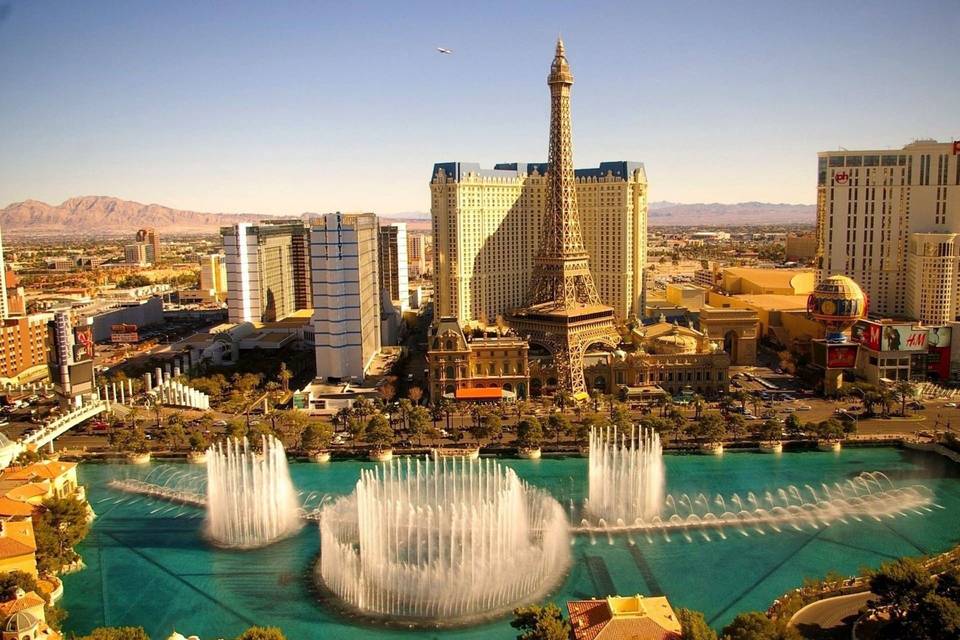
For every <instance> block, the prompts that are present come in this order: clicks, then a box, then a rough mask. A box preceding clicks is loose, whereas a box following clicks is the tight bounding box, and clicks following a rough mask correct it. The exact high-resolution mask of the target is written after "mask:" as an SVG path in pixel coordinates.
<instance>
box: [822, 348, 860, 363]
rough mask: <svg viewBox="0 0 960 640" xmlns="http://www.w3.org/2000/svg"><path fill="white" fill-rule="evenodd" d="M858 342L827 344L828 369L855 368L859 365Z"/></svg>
mask: <svg viewBox="0 0 960 640" xmlns="http://www.w3.org/2000/svg"><path fill="white" fill-rule="evenodd" d="M858 349H859V345H856V344H828V345H827V368H828V369H853V368H854V367H856V366H857V350H858Z"/></svg>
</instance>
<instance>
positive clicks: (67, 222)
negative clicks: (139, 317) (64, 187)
mask: <svg viewBox="0 0 960 640" xmlns="http://www.w3.org/2000/svg"><path fill="white" fill-rule="evenodd" d="M270 217H272V216H267V215H262V214H259V215H258V214H253V213H200V212H197V211H183V210H181V209H171V208H170V207H164V206H163V205H159V204H141V203H139V202H132V201H130V200H121V199H120V198H111V197H108V196H81V197H77V198H70V199H69V200H65V201H64V202H62V203H60V204H58V205H50V204H47V203H46V202H40V201H38V200H26V201H24V202H15V203H13V204H11V205H9V206H8V207H6V208H5V209H3V210H2V211H0V230H2V231H3V235H4V236H16V235H35V236H39V235H69V236H82V235H87V236H90V235H103V236H110V235H128V234H129V233H130V232H131V231H136V230H137V229H142V228H144V227H154V228H156V229H157V230H158V231H160V232H161V233H182V234H194V233H196V234H204V233H215V232H216V231H217V230H218V229H219V228H220V227H221V226H223V225H229V224H236V223H237V222H253V221H256V220H262V219H265V218H270Z"/></svg>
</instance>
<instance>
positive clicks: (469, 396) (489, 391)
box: [453, 387, 503, 400]
mask: <svg viewBox="0 0 960 640" xmlns="http://www.w3.org/2000/svg"><path fill="white" fill-rule="evenodd" d="M453 397H454V398H456V399H457V400H499V399H500V398H502V397H503V392H502V391H501V390H500V389H497V388H496V387H488V388H485V389H457V391H456V393H454V396H453Z"/></svg>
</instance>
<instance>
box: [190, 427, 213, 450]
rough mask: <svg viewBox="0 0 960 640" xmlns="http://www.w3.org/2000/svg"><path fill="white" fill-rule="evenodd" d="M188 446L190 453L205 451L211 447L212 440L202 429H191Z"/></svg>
mask: <svg viewBox="0 0 960 640" xmlns="http://www.w3.org/2000/svg"><path fill="white" fill-rule="evenodd" d="M187 446H189V447H190V451H204V450H206V448H207V447H209V446H210V440H209V439H208V438H207V436H205V435H204V434H203V432H202V431H200V429H191V430H190V436H189V437H188V438H187Z"/></svg>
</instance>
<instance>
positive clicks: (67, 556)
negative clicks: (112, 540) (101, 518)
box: [34, 496, 90, 572]
mask: <svg viewBox="0 0 960 640" xmlns="http://www.w3.org/2000/svg"><path fill="white" fill-rule="evenodd" d="M89 529H90V525H89V523H88V522H87V506H86V504H85V503H83V502H81V501H80V500H78V499H77V498H75V497H72V496H70V497H66V498H48V499H47V500H44V501H43V512H42V513H41V514H40V517H39V518H36V519H35V521H34V533H35V536H36V541H37V567H38V568H39V569H40V570H41V571H47V572H55V571H59V570H60V569H61V568H63V566H64V565H67V564H69V563H71V562H73V561H74V560H75V559H76V558H77V554H76V553H75V552H74V550H73V547H74V546H75V545H76V544H77V543H79V542H80V541H81V540H83V539H84V538H85V537H86V535H87V532H88V531H89Z"/></svg>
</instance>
